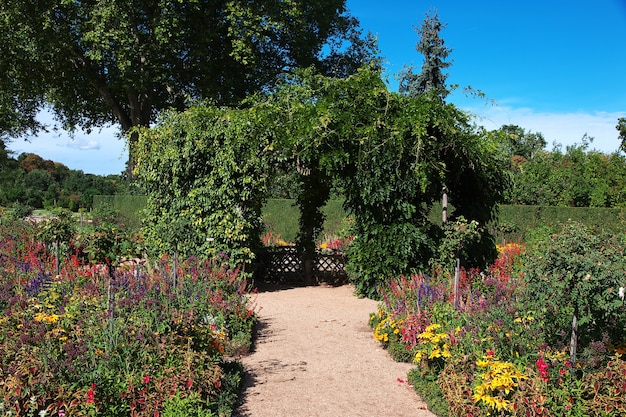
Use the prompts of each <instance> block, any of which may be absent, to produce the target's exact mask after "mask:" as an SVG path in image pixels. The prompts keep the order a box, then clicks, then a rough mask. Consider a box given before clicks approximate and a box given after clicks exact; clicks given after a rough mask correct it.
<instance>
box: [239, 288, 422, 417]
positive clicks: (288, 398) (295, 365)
mask: <svg viewBox="0 0 626 417" xmlns="http://www.w3.org/2000/svg"><path fill="white" fill-rule="evenodd" d="M353 290H354V289H353V287H352V286H348V285H345V286H341V287H328V286H320V287H305V288H292V289H282V290H278V289H275V290H271V289H269V290H266V291H260V292H259V294H258V295H257V296H256V304H257V311H258V315H259V318H260V324H259V332H258V338H257V340H256V343H255V347H254V350H253V352H252V353H251V354H250V355H248V356H245V357H243V358H242V362H243V364H244V367H245V369H246V371H247V372H246V381H245V390H244V392H243V404H242V405H241V406H240V407H239V409H238V410H236V412H235V416H237V417H276V416H300V417H331V416H332V417H340V416H341V417H370V416H371V417H374V416H376V417H378V416H381V417H382V416H390V417H392V416H393V417H402V416H407V417H408V416H411V417H431V416H434V414H432V413H430V412H429V411H427V410H426V405H425V404H424V403H423V402H422V401H421V400H420V399H419V397H418V396H417V395H416V394H415V391H414V390H413V388H412V387H410V386H408V384H407V382H406V379H407V378H406V375H407V371H408V370H409V369H411V366H412V365H411V364H406V363H396V362H394V361H393V360H392V359H391V358H390V356H389V355H388V353H387V352H386V351H384V350H383V349H382V348H381V346H380V344H379V343H378V342H377V341H376V340H374V338H373V336H372V331H371V329H370V327H369V326H368V323H367V322H368V318H369V313H372V312H374V311H375V310H376V308H377V303H376V301H372V300H367V299H359V298H357V297H355V296H354V295H353Z"/></svg>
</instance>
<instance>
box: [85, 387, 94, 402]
mask: <svg viewBox="0 0 626 417" xmlns="http://www.w3.org/2000/svg"><path fill="white" fill-rule="evenodd" d="M95 390H96V384H91V388H89V391H87V404H93V403H95V402H96V394H95V392H94V391H95Z"/></svg>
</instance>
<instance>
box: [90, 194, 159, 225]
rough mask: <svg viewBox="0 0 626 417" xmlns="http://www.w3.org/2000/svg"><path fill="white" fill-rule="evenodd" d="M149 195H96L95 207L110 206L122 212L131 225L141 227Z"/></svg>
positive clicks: (94, 199) (94, 197) (94, 198)
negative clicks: (142, 214) (142, 212)
mask: <svg viewBox="0 0 626 417" xmlns="http://www.w3.org/2000/svg"><path fill="white" fill-rule="evenodd" d="M146 202H147V197H146V196H145V195H122V194H118V195H94V196H93V208H94V209H98V208H101V207H102V206H107V205H108V206H110V207H111V208H112V209H113V210H115V211H117V212H118V213H120V214H121V215H122V216H124V218H125V219H126V221H127V222H128V225H129V226H130V227H133V228H134V227H136V228H139V227H140V226H141V211H142V210H143V209H144V208H145V207H146Z"/></svg>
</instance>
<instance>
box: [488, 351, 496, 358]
mask: <svg viewBox="0 0 626 417" xmlns="http://www.w3.org/2000/svg"><path fill="white" fill-rule="evenodd" d="M493 355H495V352H494V351H493V350H491V349H489V350H488V351H487V356H488V357H490V358H491V357H492V356H493Z"/></svg>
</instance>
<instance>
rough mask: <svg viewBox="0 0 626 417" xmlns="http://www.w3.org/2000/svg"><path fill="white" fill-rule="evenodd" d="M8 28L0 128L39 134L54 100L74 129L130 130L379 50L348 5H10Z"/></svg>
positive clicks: (349, 64)
mask: <svg viewBox="0 0 626 417" xmlns="http://www.w3.org/2000/svg"><path fill="white" fill-rule="evenodd" d="M208 28H210V30H208ZM0 30H1V31H2V32H7V33H8V32H10V33H11V36H6V37H5V38H4V39H3V43H2V47H1V49H0V52H2V53H1V54H0V56H1V57H2V58H1V59H0V69H2V71H3V74H8V76H6V77H3V80H2V85H1V87H2V88H1V89H0V90H1V91H2V92H3V93H4V92H6V93H5V94H3V95H2V96H0V100H2V102H1V104H2V105H1V106H0V108H1V109H2V110H3V113H2V117H0V119H3V122H2V123H3V125H0V128H1V129H2V130H3V131H6V132H8V133H12V134H19V133H26V132H27V131H28V130H29V129H30V130H36V129H37V128H38V127H39V126H37V123H36V120H35V118H34V116H35V115H36V114H37V110H39V109H40V108H41V107H42V106H44V104H46V103H47V104H50V105H51V107H52V109H53V110H54V112H55V113H56V116H57V117H58V119H59V120H60V122H61V123H62V124H63V126H65V127H70V128H73V127H76V126H82V127H84V128H87V129H90V128H93V127H100V126H104V125H107V124H111V123H117V124H119V125H120V126H121V128H122V130H123V131H124V132H127V131H129V130H130V129H131V128H132V127H135V126H149V125H151V124H152V123H153V122H155V120H156V118H157V114H158V113H159V111H162V110H165V109H171V108H173V109H178V110H182V109H184V108H186V107H187V106H188V104H189V99H190V98H191V99H192V100H193V99H210V100H214V101H215V102H217V103H219V104H220V105H221V104H237V103H238V102H239V101H241V100H242V99H243V98H245V97H246V96H247V95H249V94H251V93H254V92H256V91H263V90H267V89H268V88H269V87H271V86H272V85H273V84H274V83H275V82H276V79H277V78H278V77H279V76H280V74H282V73H283V72H284V71H285V70H288V69H290V68H294V67H308V66H315V67H317V68H318V70H320V71H323V72H325V73H327V74H334V75H340V76H342V75H346V74H349V73H352V72H354V71H355V69H356V67H357V66H359V65H361V64H362V63H363V62H365V61H369V60H372V59H373V57H372V56H373V54H374V51H375V46H374V45H375V42H374V40H373V39H371V38H363V37H362V36H361V32H360V30H359V28H358V21H357V20H356V19H354V18H353V17H352V16H350V14H349V13H348V11H347V8H346V5H345V0H322V1H320V0H316V1H299V2H283V1H279V2H271V3H265V2H243V3H242V2H232V1H231V2H223V1H216V0H212V1H192V2H166V3H164V2H162V1H157V0H150V1H144V2H141V3H134V4H131V3H128V2H123V1H110V2H82V1H63V2H60V3H59V2H47V1H43V0H39V1H34V2H32V3H30V4H29V5H28V7H26V8H25V7H24V5H23V4H21V3H20V2H17V1H7V2H5V3H4V5H3V8H2V10H1V11H0ZM26 74H28V75H26ZM5 113H6V114H5ZM5 117H7V119H6V121H7V123H6V126H5V125H4V122H5ZM135 139H136V136H135V135H131V138H130V141H131V143H133V144H134V141H135ZM131 165H132V164H131ZM129 168H131V166H129Z"/></svg>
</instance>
